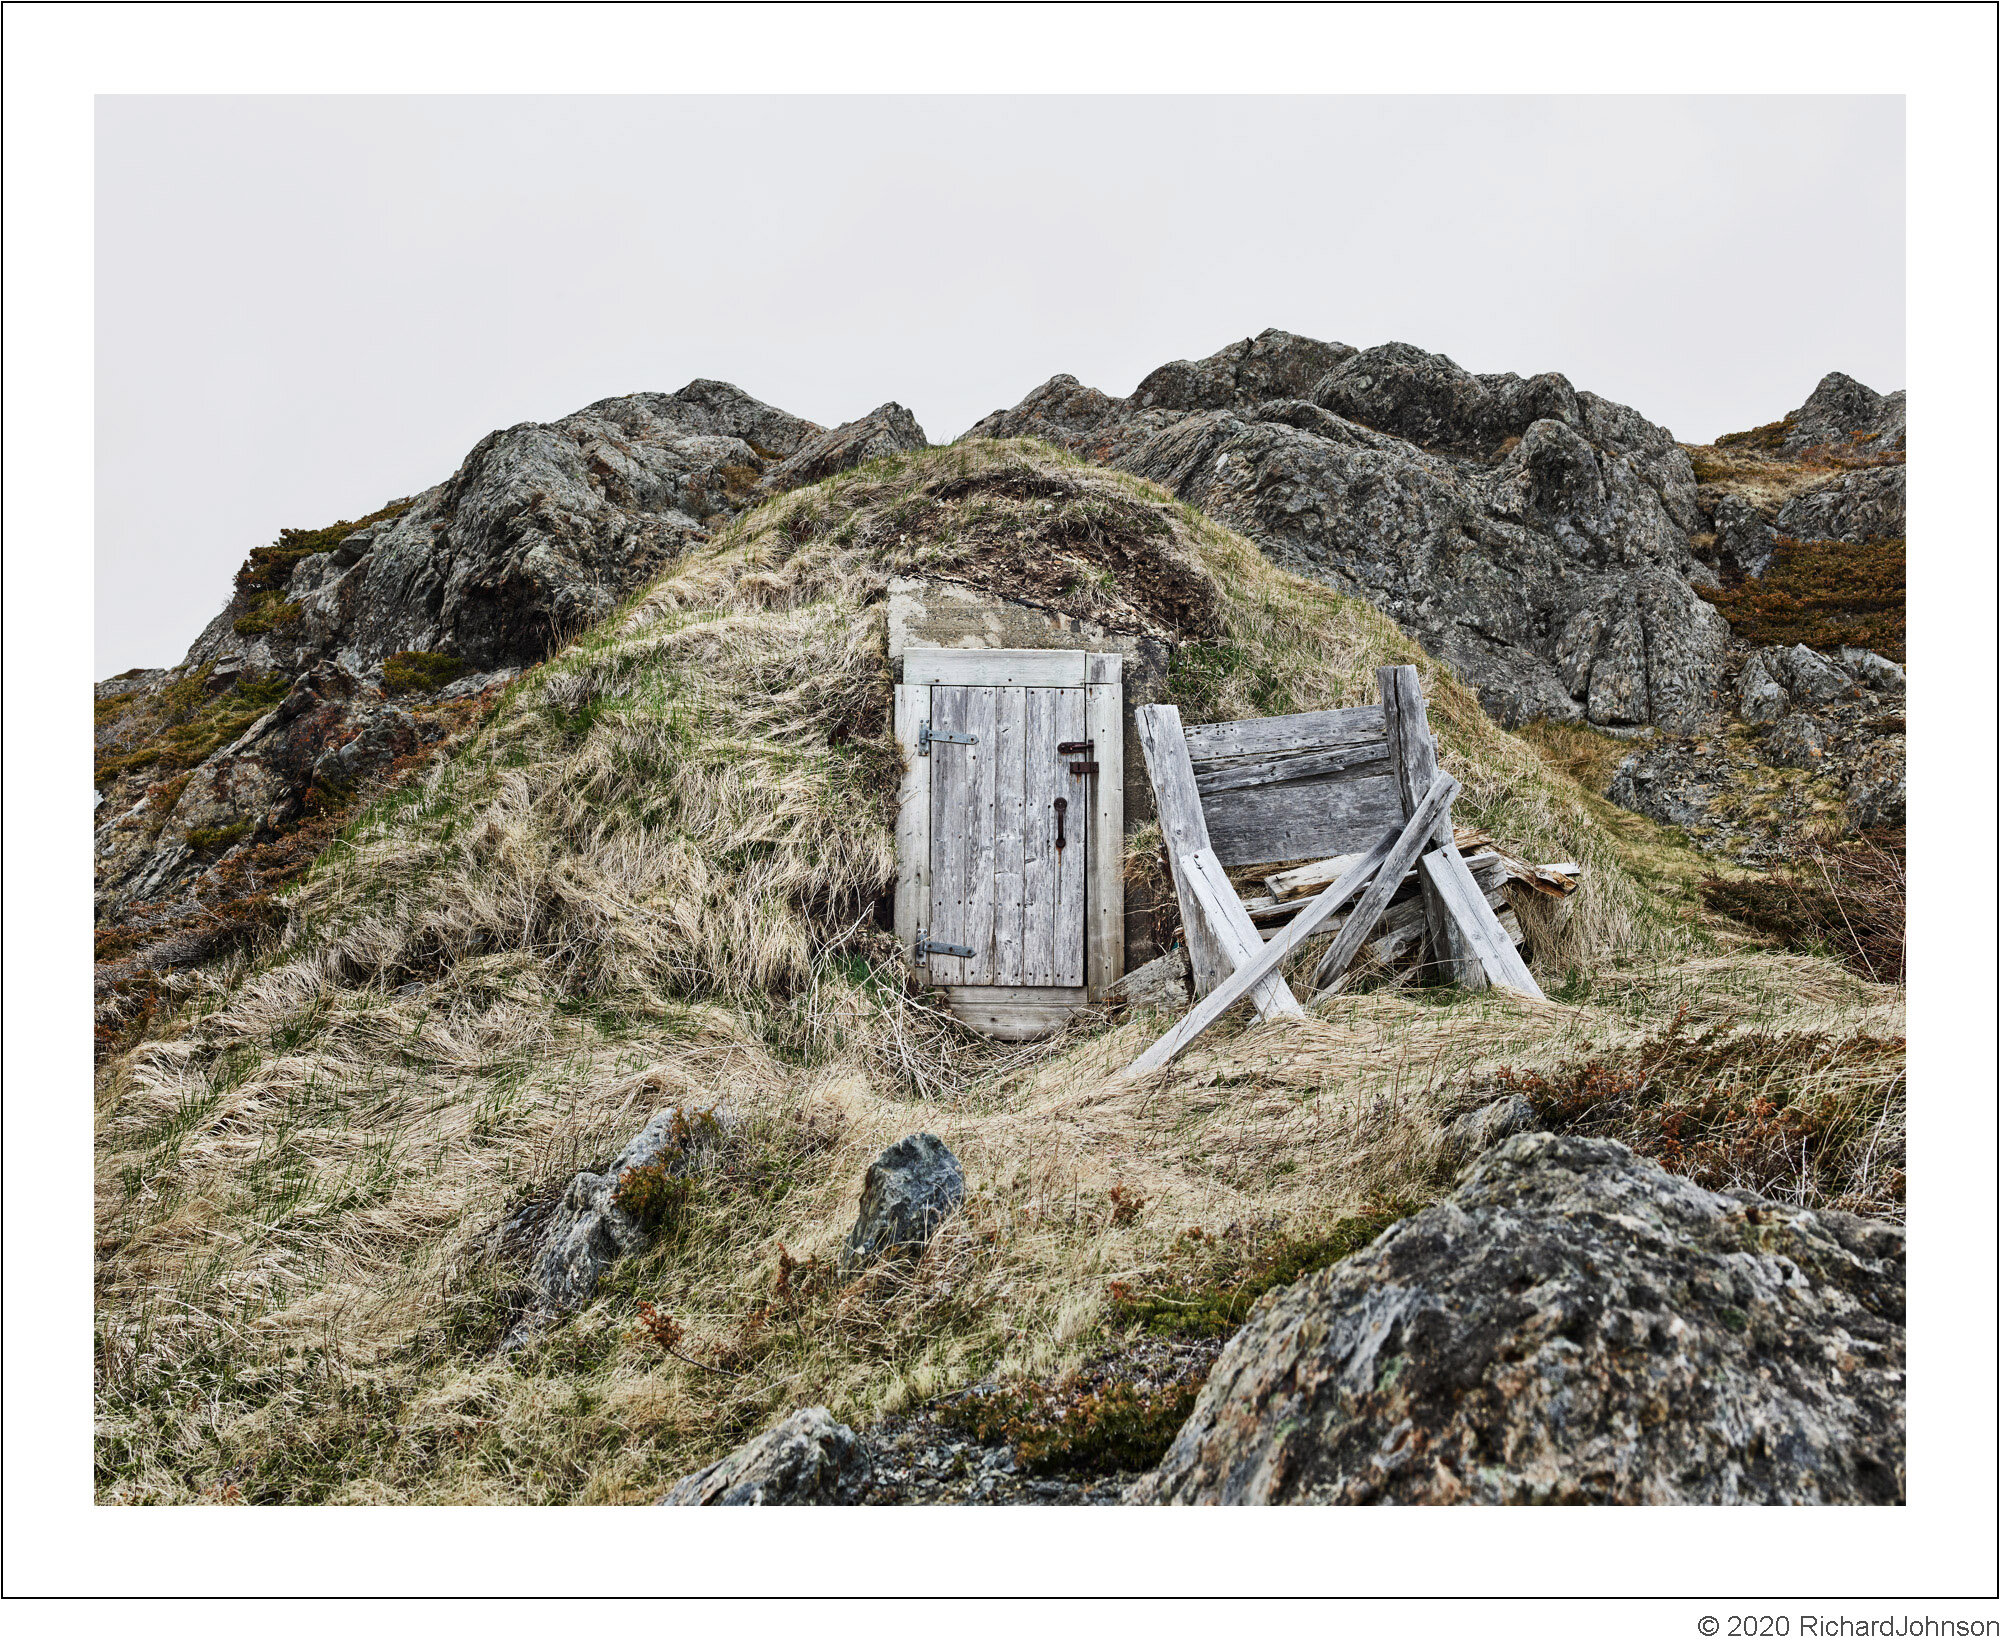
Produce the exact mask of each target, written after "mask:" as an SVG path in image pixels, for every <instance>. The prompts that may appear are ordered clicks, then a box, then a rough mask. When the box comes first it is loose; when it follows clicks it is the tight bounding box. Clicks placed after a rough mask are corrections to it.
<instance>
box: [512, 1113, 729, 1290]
mask: <svg viewBox="0 0 2000 1646" xmlns="http://www.w3.org/2000/svg"><path fill="white" fill-rule="evenodd" d="M724 1131H725V1122H724V1121H723V1120H721V1119H719V1118H717V1116H716V1115H715V1114H714V1113H712V1112H703V1111H697V1110H692V1109H686V1108H672V1109H662V1110H661V1111H660V1112H659V1113H658V1114H656V1115H654V1116H653V1118H652V1119H651V1120H649V1121H648V1122H647V1123H646V1125H645V1127H644V1129H643V1130H641V1131H640V1132H639V1133H638V1135H637V1136H635V1137H634V1138H633V1139H632V1140H631V1141H630V1142H629V1143H627V1144H626V1145H625V1147H624V1148H622V1149H620V1150H619V1151H618V1155H617V1157H616V1158H615V1159H614V1160H613V1161H612V1162H611V1164H610V1165H608V1166H606V1167H605V1168H604V1170H603V1171H602V1172H578V1173H577V1174H576V1176H575V1177H573V1178H571V1179H570V1183H569V1187H568V1188H567V1189H566V1190H564V1192H563V1197H562V1200H561V1201H560V1202H559V1203H558V1205H557V1207H556V1210H555V1215H554V1216H553V1217H551V1218H550V1220H549V1224H548V1227H547V1229H546V1230H545V1231H544V1233H543V1235H542V1240H541V1244H540V1246H539V1248H538V1249H537V1251H536V1253H535V1260H534V1265H533V1273H534V1280H535V1284H536V1287H537V1289H538V1290H539V1291H540V1293H541V1296H542V1300H543V1302H544V1304H545V1305H546V1306H547V1307H549V1308H552V1309H554V1310H556V1311H558V1312H567V1311H569V1310H571V1309H576V1308H579V1307H581V1306H582V1305H583V1304H584V1303H587V1302H588V1301H589V1300H590V1297H591V1294H592V1293H594V1292H595V1291H596V1290H597V1280H598V1277H599V1276H600V1275H601V1274H603V1273H604V1271H605V1270H606V1269H608V1268H609V1267H610V1266H611V1265H612V1264H613V1263H615V1262H617V1261H618V1259H619V1258H621V1257H629V1256H631V1255H632V1254H633V1253H635V1252H639V1251H643V1250H644V1249H645V1248H646V1247H647V1246H648V1245H650V1244H651V1243H652V1239H653V1233H654V1230H653V1227H652V1226H651V1225H649V1223H648V1221H647V1220H646V1219H645V1218H644V1217H643V1216H639V1215H635V1212H634V1208H633V1206H631V1205H629V1204H621V1199H620V1195H619V1185H620V1183H621V1181H622V1180H623V1179H624V1177H625V1174H626V1173H627V1172H644V1171H647V1170H649V1169H655V1168H657V1170H658V1171H659V1173H660V1174H661V1176H662V1177H669V1178H674V1177H693V1176H698V1175H699V1174H700V1173H702V1172H704V1171H706V1170H707V1169H709V1167H710V1166H712V1165H713V1163H714V1157H715V1153H716V1149H717V1146H718V1145H719V1143H720V1141H721V1139H722V1137H723V1135H724Z"/></svg>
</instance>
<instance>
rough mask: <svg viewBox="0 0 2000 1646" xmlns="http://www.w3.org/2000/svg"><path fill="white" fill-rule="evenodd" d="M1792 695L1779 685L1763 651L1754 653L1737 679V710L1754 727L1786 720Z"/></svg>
mask: <svg viewBox="0 0 2000 1646" xmlns="http://www.w3.org/2000/svg"><path fill="white" fill-rule="evenodd" d="M1791 706H1792V694H1791V693H1790V692H1788V691H1786V690H1785V688H1784V687H1783V686H1781V685H1779V684H1778V682H1777V680H1776V678H1775V677H1774V676H1773V675H1772V673H1771V670H1770V668H1769V666H1768V665H1767V664H1766V663H1765V661H1764V655H1763V653H1761V652H1753V653H1751V656H1750V661H1749V662H1747V663H1745V664H1744V665H1743V672H1742V674H1740V675H1739V676H1737V680H1736V709H1737V713H1738V714H1740V715H1741V716H1742V717H1743V719H1744V720H1745V722H1747V723H1748V724H1749V725H1752V726H1768V725H1770V724H1771V723H1772V722H1773V721H1775V720H1779V719H1781V718H1783V716H1784V715H1785V713H1786V711H1788V710H1789V709H1790V708H1791Z"/></svg>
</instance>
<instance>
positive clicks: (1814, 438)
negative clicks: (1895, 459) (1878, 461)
mask: <svg viewBox="0 0 2000 1646" xmlns="http://www.w3.org/2000/svg"><path fill="white" fill-rule="evenodd" d="M1785 423H1786V430H1785V438H1784V441H1783V443H1782V444H1781V446H1780V448H1779V449H1780V450H1781V451H1782V452H1783V453H1784V454H1785V455H1786V456H1787V457H1797V456H1798V455H1799V454H1800V453H1801V452H1804V451H1807V450H1810V449H1811V448H1812V447H1815V446H1845V445H1847V444H1849V443H1850V442H1856V443H1861V444H1865V445H1868V446H1872V447H1874V448H1875V449H1877V450H1879V451H1892V450H1893V451H1901V450H1903V449H1905V448H1906V447H1907V445H1908V439H1909V436H1908V429H1909V416H1908V411H1907V408H1906V404H1905V400H1904V393H1903V391H1902V390H1901V389H1898V390H1897V391H1896V392H1895V393H1894V394H1877V393H1876V392H1875V391H1874V390H1873V389H1871V388H1869V387H1868V385H1867V384H1866V383H1858V382H1856V381H1855V380H1854V379H1853V378H1851V377H1849V376H1848V375H1847V373H1845V372H1838V371H1830V372H1828V373H1827V374H1826V376H1824V377H1822V378H1821V379H1820V380H1819V383H1818V384H1817V386H1815V388H1814V389H1813V391H1812V393H1811V394H1810V395H1808V396H1807V397H1806V403H1805V404H1804V405H1803V406H1801V407H1799V409H1798V410H1797V411H1795V412H1793V413H1792V414H1791V415H1790V416H1788V417H1787V418H1786V419H1785Z"/></svg>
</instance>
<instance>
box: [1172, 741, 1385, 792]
mask: <svg viewBox="0 0 2000 1646" xmlns="http://www.w3.org/2000/svg"><path fill="white" fill-rule="evenodd" d="M1388 760H1389V745H1388V744H1387V743H1386V742H1384V743H1358V744H1356V745H1355V746H1354V747H1353V748H1351V749H1336V750H1335V751H1334V752H1333V753H1331V754H1288V755H1279V756H1276V757H1274V758H1272V759H1270V760H1246V761H1244V762H1243V763H1242V764H1240V765H1230V766H1213V767H1207V766H1197V767H1196V768H1195V774H1194V783H1195V787H1196V788H1197V789H1199V790H1200V791H1201V793H1202V796H1203V798H1204V799H1206V798H1207V797H1208V796H1209V795H1214V794H1226V793H1227V792H1228V791H1229V790H1231V789H1257V788H1267V787H1270V786H1272V785H1274V784H1278V783H1298V782H1302V781H1303V780H1305V779H1306V778H1310V777H1331V776H1333V775H1334V774H1335V773H1336V772H1352V771H1354V770H1355V768H1357V767H1360V766H1371V765H1378V764H1379V765H1380V766H1381V767H1382V769H1383V770H1384V771H1387V770H1388Z"/></svg>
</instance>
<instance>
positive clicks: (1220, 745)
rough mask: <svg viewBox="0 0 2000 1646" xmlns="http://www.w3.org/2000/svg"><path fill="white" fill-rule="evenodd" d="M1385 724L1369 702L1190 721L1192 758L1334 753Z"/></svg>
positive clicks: (1375, 738)
mask: <svg viewBox="0 0 2000 1646" xmlns="http://www.w3.org/2000/svg"><path fill="white" fill-rule="evenodd" d="M905 678H907V675H906V676H905ZM1383 724H1384V722H1383V718H1382V705H1381V704H1379V703H1364V704H1362V705H1361V706H1360V707H1359V708H1354V709H1314V710H1312V711H1311V712H1309V713H1307V714H1280V715H1272V716H1270V717H1268V718H1267V719H1263V720H1225V721H1220V722H1217V723H1216V724H1213V725H1207V726H1189V727H1188V728H1187V731H1186V736H1187V746H1188V758H1189V760H1191V761H1194V762H1197V763H1200V764H1206V763H1207V762H1209V761H1212V760H1226V759H1232V758H1237V757H1241V756H1244V755H1275V754H1321V753H1330V752H1331V751H1333V750H1334V749H1338V748H1345V747H1346V746H1347V745H1349V744H1352V743H1374V742H1379V741H1381V738H1382V729H1383Z"/></svg>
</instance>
